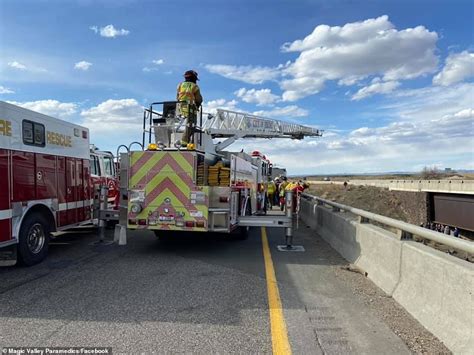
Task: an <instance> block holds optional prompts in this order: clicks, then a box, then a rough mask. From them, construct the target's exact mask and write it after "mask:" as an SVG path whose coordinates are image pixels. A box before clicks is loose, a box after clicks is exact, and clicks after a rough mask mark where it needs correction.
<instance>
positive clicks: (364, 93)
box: [351, 80, 400, 100]
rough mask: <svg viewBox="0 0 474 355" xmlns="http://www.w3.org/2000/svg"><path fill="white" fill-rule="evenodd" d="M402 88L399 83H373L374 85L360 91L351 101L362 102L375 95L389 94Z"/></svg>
mask: <svg viewBox="0 0 474 355" xmlns="http://www.w3.org/2000/svg"><path fill="white" fill-rule="evenodd" d="M399 86H400V83H399V82H398V81H386V82H380V81H377V80H375V81H372V84H370V85H369V86H365V87H363V88H362V89H359V91H357V92H356V93H355V94H354V95H353V96H352V98H351V100H362V99H365V98H366V97H369V96H372V95H375V94H388V93H390V92H392V91H393V90H395V89H396V88H397V87H399Z"/></svg>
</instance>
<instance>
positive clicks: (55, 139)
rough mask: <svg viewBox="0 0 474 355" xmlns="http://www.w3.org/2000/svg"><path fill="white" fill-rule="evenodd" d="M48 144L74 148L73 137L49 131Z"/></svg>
mask: <svg viewBox="0 0 474 355" xmlns="http://www.w3.org/2000/svg"><path fill="white" fill-rule="evenodd" d="M47 137H48V144H54V145H60V146H63V147H72V142H71V136H66V135H65V134H61V133H56V132H50V131H48V134H47Z"/></svg>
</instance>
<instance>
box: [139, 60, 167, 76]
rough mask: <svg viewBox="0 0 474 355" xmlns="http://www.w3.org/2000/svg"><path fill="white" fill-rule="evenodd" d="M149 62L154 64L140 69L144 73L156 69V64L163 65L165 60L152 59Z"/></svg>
mask: <svg viewBox="0 0 474 355" xmlns="http://www.w3.org/2000/svg"><path fill="white" fill-rule="evenodd" d="M151 63H152V64H153V65H154V66H153V67H144V68H143V69H142V70H143V71H144V72H145V73H149V72H151V71H156V70H158V67H157V66H159V65H163V64H164V63H165V61H164V59H154V60H152V61H151Z"/></svg>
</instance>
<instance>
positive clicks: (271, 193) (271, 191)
mask: <svg viewBox="0 0 474 355" xmlns="http://www.w3.org/2000/svg"><path fill="white" fill-rule="evenodd" d="M275 192H276V185H275V183H274V182H273V181H272V179H271V178H270V179H269V181H268V186H267V201H268V204H269V207H270V209H272V207H273V203H274V202H275Z"/></svg>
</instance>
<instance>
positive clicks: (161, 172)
mask: <svg viewBox="0 0 474 355" xmlns="http://www.w3.org/2000/svg"><path fill="white" fill-rule="evenodd" d="M196 154H197V153H196V152H183V151H145V152H131V153H130V179H129V189H130V190H139V191H144V192H145V199H144V201H143V202H142V203H141V204H142V208H143V209H142V211H141V212H140V213H138V214H134V213H132V212H131V209H130V207H131V203H132V202H129V206H128V207H129V208H128V211H129V214H128V221H129V224H128V227H129V228H132V229H133V228H136V229H152V230H164V229H166V230H188V231H207V221H208V201H209V198H208V196H209V191H208V187H206V186H197V185H196V184H195V182H194V181H195V180H194V179H195V166H196V164H195V161H196ZM130 222H134V223H135V224H133V223H130Z"/></svg>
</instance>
